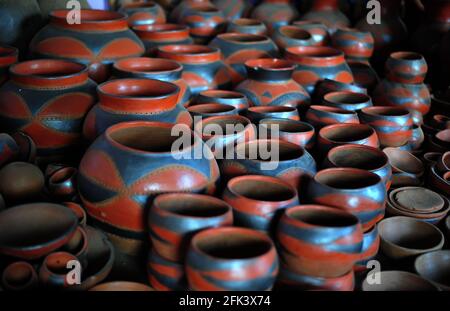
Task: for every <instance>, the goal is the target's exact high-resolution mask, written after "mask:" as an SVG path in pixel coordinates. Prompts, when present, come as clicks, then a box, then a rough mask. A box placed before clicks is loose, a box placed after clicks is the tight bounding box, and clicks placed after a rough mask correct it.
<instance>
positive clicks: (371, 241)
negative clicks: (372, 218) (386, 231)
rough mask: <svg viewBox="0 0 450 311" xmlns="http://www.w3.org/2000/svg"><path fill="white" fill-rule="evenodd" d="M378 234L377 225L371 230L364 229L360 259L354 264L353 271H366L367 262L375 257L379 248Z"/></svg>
mask: <svg viewBox="0 0 450 311" xmlns="http://www.w3.org/2000/svg"><path fill="white" fill-rule="evenodd" d="M380 240H381V239H380V235H379V234H378V228H377V226H374V227H373V228H372V230H369V231H366V232H365V233H364V235H363V247H362V250H361V255H360V260H359V261H358V262H357V263H356V264H355V266H354V268H353V270H354V271H355V272H360V271H366V270H367V269H368V267H367V263H368V262H369V261H370V260H372V259H375V257H376V256H377V254H378V251H379V248H380Z"/></svg>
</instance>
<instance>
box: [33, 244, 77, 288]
mask: <svg viewBox="0 0 450 311" xmlns="http://www.w3.org/2000/svg"><path fill="white" fill-rule="evenodd" d="M74 260H75V261H76V260H77V257H75V256H74V255H72V254H69V253H66V252H54V253H51V254H49V255H48V256H47V257H45V259H44V261H43V262H42V265H41V267H40V268H39V282H40V283H41V284H42V285H43V286H44V287H47V288H66V287H70V283H69V282H68V280H69V278H68V274H69V272H70V269H69V268H68V267H69V266H70V264H69V263H70V262H71V261H74Z"/></svg>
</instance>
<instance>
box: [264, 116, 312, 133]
mask: <svg viewBox="0 0 450 311" xmlns="http://www.w3.org/2000/svg"><path fill="white" fill-rule="evenodd" d="M269 122H275V123H277V122H278V123H285V124H292V125H298V126H303V127H305V129H306V128H307V130H305V131H295V132H294V131H284V130H281V129H280V130H279V132H280V133H286V134H303V133H311V132H312V133H315V128H314V127H313V126H312V125H311V124H309V123H307V122H303V121H297V120H291V119H282V118H264V119H262V120H261V121H259V124H260V125H261V126H266V124H267V123H269Z"/></svg>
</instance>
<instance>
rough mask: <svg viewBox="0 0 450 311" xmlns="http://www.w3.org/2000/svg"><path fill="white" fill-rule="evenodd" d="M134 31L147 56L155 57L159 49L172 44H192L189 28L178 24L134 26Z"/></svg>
mask: <svg viewBox="0 0 450 311" xmlns="http://www.w3.org/2000/svg"><path fill="white" fill-rule="evenodd" d="M133 31H134V32H135V33H136V34H137V36H138V37H139V39H141V40H142V42H143V43H144V46H145V51H146V54H147V55H154V54H156V52H157V49H158V47H160V46H166V45H172V44H192V43H194V40H193V39H192V37H191V36H190V34H189V27H187V26H184V25H178V24H154V25H140V26H134V27H133Z"/></svg>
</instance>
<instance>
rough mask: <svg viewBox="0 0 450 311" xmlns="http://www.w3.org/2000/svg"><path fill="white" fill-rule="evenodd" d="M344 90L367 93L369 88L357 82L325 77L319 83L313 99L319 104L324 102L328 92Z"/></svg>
mask: <svg viewBox="0 0 450 311" xmlns="http://www.w3.org/2000/svg"><path fill="white" fill-rule="evenodd" d="M342 91H347V92H353V93H362V94H367V89H365V88H364V87H361V86H358V85H355V84H350V83H344V82H339V81H336V80H332V79H324V80H321V81H320V82H318V83H317V85H316V88H315V92H314V94H313V95H314V96H313V101H314V102H315V103H317V104H321V103H322V102H323V97H324V96H325V95H326V94H328V93H331V92H342Z"/></svg>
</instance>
